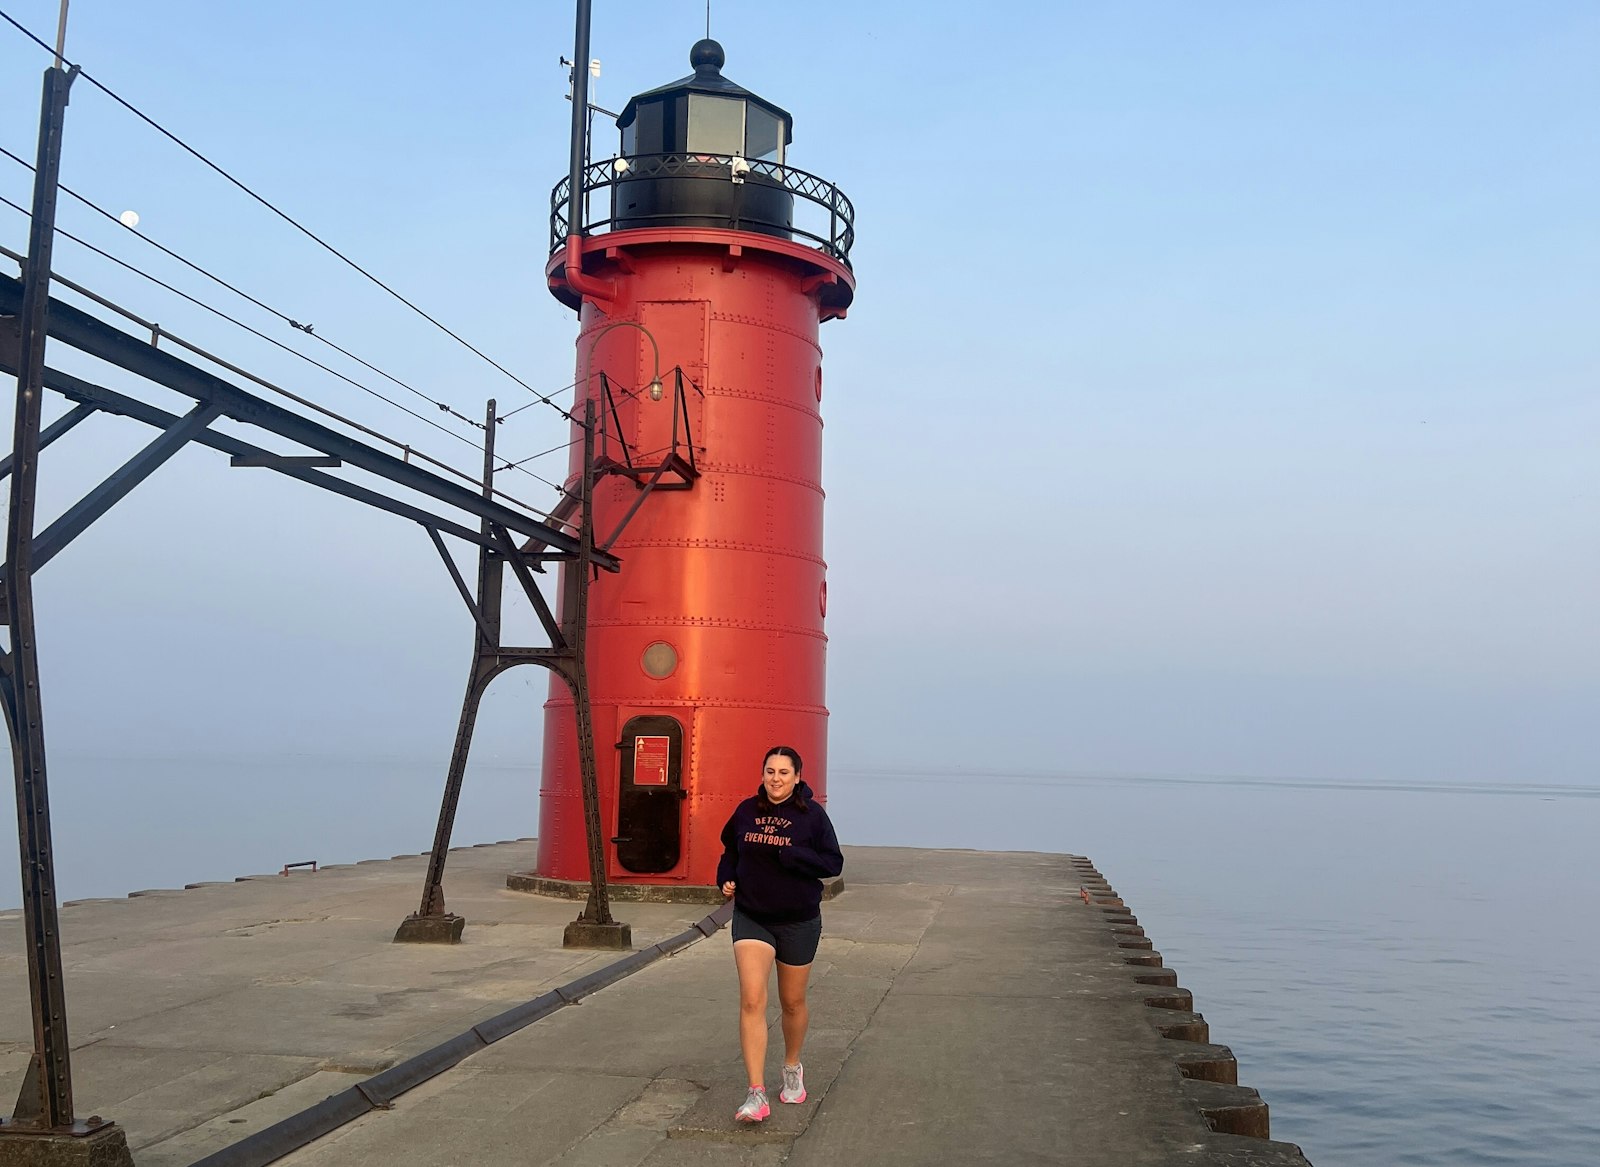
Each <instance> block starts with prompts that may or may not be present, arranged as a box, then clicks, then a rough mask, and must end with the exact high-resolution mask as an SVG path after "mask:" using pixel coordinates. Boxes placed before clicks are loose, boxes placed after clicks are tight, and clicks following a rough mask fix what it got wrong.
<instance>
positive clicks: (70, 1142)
mask: <svg viewBox="0 0 1600 1167" xmlns="http://www.w3.org/2000/svg"><path fill="white" fill-rule="evenodd" d="M0 1167H133V1155H132V1153H131V1152H130V1151H129V1150H128V1136H127V1134H126V1133H125V1132H124V1131H123V1129H122V1128H121V1127H119V1126H118V1125H117V1124H116V1123H114V1122H108V1123H103V1124H102V1125H101V1126H99V1127H97V1128H96V1129H94V1130H92V1131H90V1132H89V1133H87V1134H81V1135H80V1134H72V1135H66V1134H33V1133H30V1132H23V1131H0Z"/></svg>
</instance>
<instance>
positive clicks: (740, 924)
mask: <svg viewBox="0 0 1600 1167" xmlns="http://www.w3.org/2000/svg"><path fill="white" fill-rule="evenodd" d="M733 938H734V940H735V941H739V940H759V941H761V942H762V943H763V944H770V945H772V947H773V949H774V950H776V952H777V954H778V960H779V961H780V962H781V963H783V964H791V965H796V966H799V965H807V964H810V963H811V962H812V961H813V960H815V959H817V944H818V943H819V942H820V941H821V940H822V917H821V916H813V917H811V919H809V920H800V921H798V922H797V923H793V924H763V923H760V922H759V921H757V920H752V919H751V918H750V917H749V916H747V915H745V914H744V913H743V912H741V911H740V910H739V909H738V908H735V909H733Z"/></svg>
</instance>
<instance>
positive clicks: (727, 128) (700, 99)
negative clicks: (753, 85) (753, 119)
mask: <svg viewBox="0 0 1600 1167" xmlns="http://www.w3.org/2000/svg"><path fill="white" fill-rule="evenodd" d="M744 109H745V103H744V102H742V101H740V100H738V99H737V98H732V97H712V96H711V95H709V94H705V93H691V94H690V95H689V146H688V149H689V153H691V154H743V153H744Z"/></svg>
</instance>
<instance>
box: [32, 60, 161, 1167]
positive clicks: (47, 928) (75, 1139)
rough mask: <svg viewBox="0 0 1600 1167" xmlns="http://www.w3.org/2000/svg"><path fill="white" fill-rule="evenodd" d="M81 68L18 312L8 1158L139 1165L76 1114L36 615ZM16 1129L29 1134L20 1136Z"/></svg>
mask: <svg viewBox="0 0 1600 1167" xmlns="http://www.w3.org/2000/svg"><path fill="white" fill-rule="evenodd" d="M74 73H75V70H74V71H72V72H69V71H66V70H63V69H61V68H59V67H53V68H50V69H46V70H45V74H44V92H43V97H42V100H41V110H40V115H39V148H38V155H37V165H36V169H35V173H34V186H33V207H32V213H33V220H32V224H31V226H30V228H29V235H28V261H27V264H26V265H25V267H24V273H23V274H24V279H25V285H26V286H25V288H24V291H23V296H22V305H21V314H20V316H19V317H18V319H17V334H18V351H19V354H20V360H19V361H18V365H19V368H18V373H17V403H16V425H15V427H14V430H13V438H12V450H11V456H12V473H11V509H10V513H9V515H8V518H7V523H6V564H7V566H6V569H5V582H6V585H7V586H6V601H5V602H6V617H7V623H8V624H9V626H10V628H11V649H10V651H9V652H8V653H7V654H6V655H5V658H4V660H3V661H0V671H3V673H4V675H5V681H6V683H5V684H4V685H3V686H0V693H3V695H4V704H5V713H6V723H7V726H8V728H9V730H10V733H11V753H12V759H13V761H14V764H15V771H16V788H17V835H18V842H19V849H20V851H21V855H20V858H21V863H22V913H23V927H24V933H25V935H26V938H27V946H28V988H29V995H30V999H31V1003H32V1008H33V1057H32V1059H31V1060H30V1061H29V1063H28V1070H27V1074H26V1077H25V1078H24V1080H23V1084H22V1090H21V1092H20V1093H19V1094H18V1095H17V1104H16V1108H15V1109H14V1111H13V1112H12V1116H11V1118H10V1120H9V1121H7V1122H5V1123H4V1124H3V1125H0V1157H3V1158H5V1160H6V1161H8V1162H39V1163H43V1162H46V1161H50V1162H76V1161H83V1162H87V1161H88V1160H89V1158H90V1157H91V1156H93V1157H95V1158H96V1161H97V1162H104V1163H106V1164H127V1165H128V1167H132V1158H131V1157H130V1156H129V1154H128V1146H127V1138H126V1136H125V1135H124V1134H123V1132H122V1131H121V1130H120V1129H118V1128H117V1127H116V1125H115V1124H114V1123H108V1122H106V1121H105V1120H103V1119H101V1118H100V1117H99V1116H98V1115H96V1116H94V1122H93V1123H89V1122H77V1121H75V1119H74V1116H73V1109H72V1064H71V1057H70V1053H69V1045H68V1039H67V1002H66V990H65V984H64V979H63V970H62V965H61V926H60V915H59V909H58V905H57V903H56V878H55V857H54V848H53V846H52V843H51V831H50V794H49V786H48V784H47V782H46V779H45V749H44V745H45V740H44V714H43V706H42V702H41V699H40V694H39V654H38V644H37V630H36V628H35V624H34V608H33V568H34V539H33V531H34V513H35V507H36V505H37V501H38V499H37V488H38V478H39V450H40V447H41V435H40V420H41V397H42V395H43V392H44V352H45V341H46V338H47V336H48V333H49V322H48V319H47V316H48V313H49V306H50V260H51V251H52V247H53V244H54V241H55V220H56V197H57V190H58V183H59V178H60V172H61V135H62V128H63V126H64V124H65V120H66V109H67V95H68V91H69V89H70V87H71V85H72V79H73V75H74ZM13 1140H21V1142H14V1141H13Z"/></svg>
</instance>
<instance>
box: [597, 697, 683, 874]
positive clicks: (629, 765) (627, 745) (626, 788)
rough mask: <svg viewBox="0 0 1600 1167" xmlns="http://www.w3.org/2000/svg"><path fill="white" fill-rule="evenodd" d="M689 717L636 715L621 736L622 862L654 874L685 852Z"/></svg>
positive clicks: (619, 841)
mask: <svg viewBox="0 0 1600 1167" xmlns="http://www.w3.org/2000/svg"><path fill="white" fill-rule="evenodd" d="M684 798H685V791H684V789H683V723H682V722H680V721H679V720H678V719H677V718H676V717H667V716H665V715H662V714H645V715H642V716H639V717H630V718H629V719H628V720H627V722H626V723H624V725H623V727H622V734H621V740H620V741H618V742H617V833H616V835H615V837H614V838H613V839H612V840H611V841H612V843H613V844H615V846H616V862H617V865H618V866H619V867H620V868H622V870H623V871H626V872H631V873H633V874H635V875H653V874H659V873H661V872H663V871H671V870H672V869H673V868H674V867H676V866H678V861H679V859H680V858H681V857H682V853H683V832H682V820H683V811H682V803H683V800H684Z"/></svg>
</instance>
